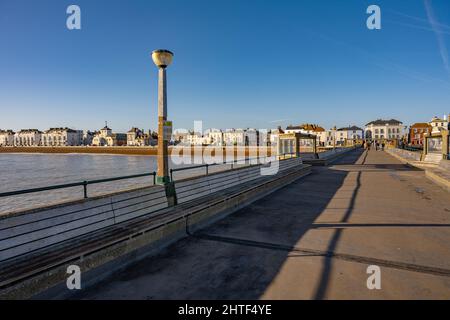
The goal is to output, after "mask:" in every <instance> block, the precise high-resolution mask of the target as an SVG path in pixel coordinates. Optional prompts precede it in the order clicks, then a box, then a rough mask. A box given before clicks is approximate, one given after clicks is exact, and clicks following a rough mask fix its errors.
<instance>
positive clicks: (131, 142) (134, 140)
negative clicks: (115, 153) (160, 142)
mask: <svg viewBox="0 0 450 320" xmlns="http://www.w3.org/2000/svg"><path fill="white" fill-rule="evenodd" d="M149 144H150V137H149V135H148V134H146V133H144V131H143V130H141V129H139V128H135V127H133V128H131V129H130V130H129V131H128V132H127V146H148V145H149Z"/></svg>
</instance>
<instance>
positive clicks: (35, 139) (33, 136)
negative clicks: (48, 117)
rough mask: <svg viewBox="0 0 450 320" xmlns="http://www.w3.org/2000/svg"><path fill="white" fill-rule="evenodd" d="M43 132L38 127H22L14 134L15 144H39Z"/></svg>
mask: <svg viewBox="0 0 450 320" xmlns="http://www.w3.org/2000/svg"><path fill="white" fill-rule="evenodd" d="M41 135H42V132H41V131H39V130H37V129H22V130H20V131H19V132H16V133H15V134H14V145H15V146H18V147H19V146H20V147H22V146H38V145H40V143H41Z"/></svg>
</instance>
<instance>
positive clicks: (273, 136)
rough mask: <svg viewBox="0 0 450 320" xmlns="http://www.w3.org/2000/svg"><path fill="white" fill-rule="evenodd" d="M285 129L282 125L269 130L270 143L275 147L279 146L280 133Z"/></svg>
mask: <svg viewBox="0 0 450 320" xmlns="http://www.w3.org/2000/svg"><path fill="white" fill-rule="evenodd" d="M283 133H284V130H283V129H281V127H278V128H277V129H271V130H270V132H269V141H270V145H271V146H273V147H276V146H278V143H279V141H280V134H283Z"/></svg>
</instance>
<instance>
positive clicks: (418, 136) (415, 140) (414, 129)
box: [408, 122, 432, 147]
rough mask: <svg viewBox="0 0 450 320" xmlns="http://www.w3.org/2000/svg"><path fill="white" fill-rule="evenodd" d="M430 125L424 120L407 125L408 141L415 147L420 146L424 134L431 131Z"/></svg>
mask: <svg viewBox="0 0 450 320" xmlns="http://www.w3.org/2000/svg"><path fill="white" fill-rule="evenodd" d="M431 129H432V127H431V125H430V124H429V123H426V122H417V123H414V124H413V125H412V126H411V127H409V135H408V143H409V144H410V145H412V146H415V147H422V146H423V143H424V134H428V133H431Z"/></svg>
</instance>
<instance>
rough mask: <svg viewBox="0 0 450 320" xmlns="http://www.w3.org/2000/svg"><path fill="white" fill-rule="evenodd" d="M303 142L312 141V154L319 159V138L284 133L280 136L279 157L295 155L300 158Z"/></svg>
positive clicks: (312, 135)
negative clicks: (317, 143)
mask: <svg viewBox="0 0 450 320" xmlns="http://www.w3.org/2000/svg"><path fill="white" fill-rule="evenodd" d="M302 140H310V145H311V147H312V152H313V154H314V156H315V157H317V145H316V142H317V136H316V135H314V134H305V133H300V132H293V133H283V134H280V135H279V143H278V156H279V157H285V156H286V155H291V156H292V155H295V156H296V157H300V146H301V145H302Z"/></svg>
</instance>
